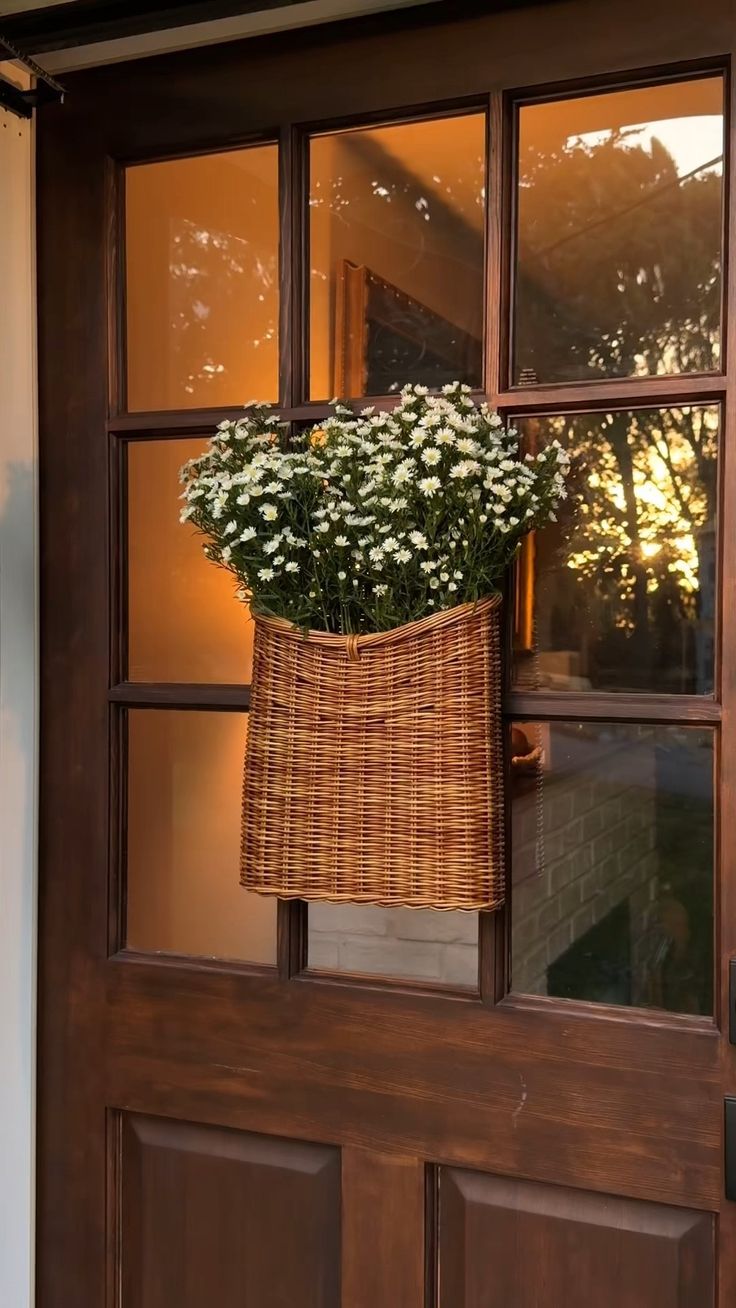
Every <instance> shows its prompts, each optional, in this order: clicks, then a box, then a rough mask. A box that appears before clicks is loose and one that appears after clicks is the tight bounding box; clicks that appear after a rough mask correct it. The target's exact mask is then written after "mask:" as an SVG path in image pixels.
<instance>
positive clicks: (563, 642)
mask: <svg viewBox="0 0 736 1308" xmlns="http://www.w3.org/2000/svg"><path fill="white" fill-rule="evenodd" d="M520 430H521V432H522V436H523V439H524V442H525V444H526V445H527V447H528V448H529V449H531V450H535V449H537V448H539V447H540V446H541V445H543V444H544V443H545V442H546V441H548V440H551V439H552V438H557V439H558V440H559V441H560V442H561V443H562V444H563V445H564V446H565V447H566V448H567V449H568V450H569V451H570V454H571V456H572V466H571V472H570V478H569V483H568V489H569V492H570V494H569V499H568V500H567V501H566V502H565V504H564V506H563V511H562V512H561V513H560V520H559V522H558V523H557V524H556V525H555V524H550V525H549V526H547V527H545V530H544V531H543V532H540V533H539V534H538V535H537V536H536V538H534V539H531V538H530V539H529V541H528V543H526V544H525V545H524V547H523V548H522V553H521V555H520V562H519V568H518V583H517V584H518V594H517V613H516V633H515V646H516V657H515V684H516V685H517V686H520V687H524V688H532V687H543V688H547V689H554V690H633V691H654V692H661V693H663V694H664V693H670V694H671V693H683V694H684V693H687V694H708V693H710V692H711V691H712V690H713V675H714V671H713V670H714V622H715V605H716V548H717V454H718V434H719V411H718V409H717V407H715V406H713V407H708V408H683V409H662V410H658V409H641V410H637V411H636V412H633V413H632V412H619V413H599V414H580V415H578V416H575V417H562V416H560V417H553V418H542V419H538V418H527V419H524V420H523V421H522V422H521V423H520Z"/></svg>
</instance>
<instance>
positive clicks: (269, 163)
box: [125, 145, 279, 410]
mask: <svg viewBox="0 0 736 1308" xmlns="http://www.w3.org/2000/svg"><path fill="white" fill-rule="evenodd" d="M125 195H126V270H127V288H126V310H127V318H128V342H127V346H128V348H127V362H128V408H129V409H132V410H135V409H188V408H214V407H216V406H219V405H242V404H247V403H248V402H249V401H251V400H276V398H277V396H278V241H279V226H278V154H277V147H276V146H275V145H260V146H252V147H250V148H249V149H247V150H229V151H226V152H223V153H219V154H208V155H199V156H194V157H189V158H186V159H173V160H167V161H165V162H163V163H151V164H136V165H135V166H134V167H131V168H128V170H127V172H126V182H125Z"/></svg>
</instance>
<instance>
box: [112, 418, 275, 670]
mask: <svg viewBox="0 0 736 1308" xmlns="http://www.w3.org/2000/svg"><path fill="white" fill-rule="evenodd" d="M202 448H203V445H202V440H201V439H197V440H167V441H131V442H130V443H129V445H128V678H129V680H130V681H193V682H212V681H219V682H236V683H239V682H249V681H250V672H251V663H252V654H253V625H252V622H251V620H250V617H249V615H248V610H247V608H246V607H245V605H244V604H243V603H242V602H241V601H240V600H239V599H237V598H236V591H237V585H236V581H235V578H234V577H233V576H232V575H231V574H230V573H229V572H226V571H225V570H224V569H223V568H216V567H214V566H213V565H212V563H210V562H208V560H207V559H206V558H205V556H204V553H203V550H202V546H203V544H204V538H203V537H202V536H201V535H200V534H199V533H198V532H197V531H196V530H195V529H194V528H193V527H192V526H191V524H189V523H187V524H186V525H184V526H182V525H181V523H180V522H179V511H180V509H181V502H180V500H179V495H180V492H181V486H180V484H179V476H178V474H179V468H180V467H181V466H182V464H183V463H185V462H186V460H187V459H191V458H194V457H195V456H196V455H199V454H201V453H202Z"/></svg>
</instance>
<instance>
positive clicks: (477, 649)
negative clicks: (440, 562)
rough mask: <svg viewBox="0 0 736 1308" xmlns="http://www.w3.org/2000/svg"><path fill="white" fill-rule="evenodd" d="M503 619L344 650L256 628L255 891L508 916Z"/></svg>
mask: <svg viewBox="0 0 736 1308" xmlns="http://www.w3.org/2000/svg"><path fill="white" fill-rule="evenodd" d="M499 605H500V598H499V597H493V598H491V599H486V600H481V601H479V602H478V603H476V604H464V605H462V606H459V607H458V608H455V609H450V610H447V611H445V612H442V613H437V614H435V615H432V616H430V617H427V618H422V619H421V620H420V621H418V622H411V623H408V624H406V625H405V626H402V627H396V628H394V629H393V630H392V631H386V632H379V633H376V634H372V635H365V636H348V637H345V636H336V635H330V634H328V633H325V632H310V633H309V634H308V635H304V634H303V633H302V632H300V631H299V630H297V629H296V628H294V627H292V626H290V625H289V624H288V623H286V622H283V621H281V620H279V619H275V618H264V617H256V620H255V625H256V631H255V650H254V667H253V691H252V699H251V710H250V720H249V727H248V746H247V752H246V761H245V779H244V787H243V835H242V862H241V882H242V884H243V885H244V886H246V887H247V888H248V890H255V891H258V892H259V893H261V894H270V895H278V896H280V897H282V898H285V899H292V898H299V899H310V900H332V901H336V902H354V903H364V904H382V905H405V906H408V907H411V908H438V909H490V908H496V907H498V905H499V904H501V903H502V902H503V898H504V867H503V848H504V844H503V766H502V745H501V727H500V688H501V687H500V635H499Z"/></svg>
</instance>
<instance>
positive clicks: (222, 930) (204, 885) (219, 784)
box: [126, 709, 276, 963]
mask: <svg viewBox="0 0 736 1308" xmlns="http://www.w3.org/2000/svg"><path fill="white" fill-rule="evenodd" d="M246 723H247V717H246V715H245V714H243V713H209V712H208V713H205V712H199V711H197V712H179V711H178V710H174V709H166V710H147V709H135V710H133V711H131V712H130V713H129V714H128V834H127V932H126V944H127V946H128V948H129V949H139V950H144V951H149V952H159V951H164V952H167V953H174V954H195V955H199V956H202V957H207V958H210V957H211V958H230V959H242V960H244V961H247V962H249V963H275V961H276V901H275V900H273V899H265V898H263V897H262V896H260V895H254V894H250V893H249V892H248V891H246V890H243V889H241V887H240V884H239V874H240V796H241V789H242V778H243V754H244V750H245V733H246Z"/></svg>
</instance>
